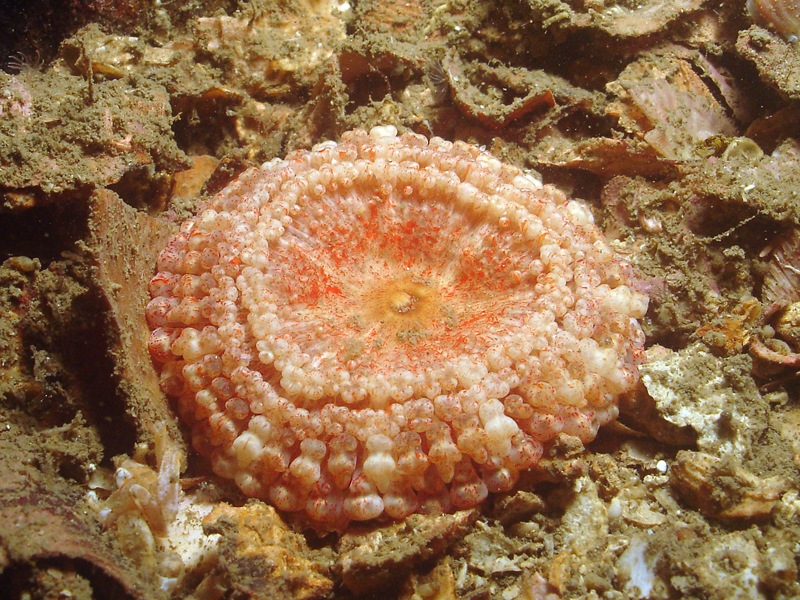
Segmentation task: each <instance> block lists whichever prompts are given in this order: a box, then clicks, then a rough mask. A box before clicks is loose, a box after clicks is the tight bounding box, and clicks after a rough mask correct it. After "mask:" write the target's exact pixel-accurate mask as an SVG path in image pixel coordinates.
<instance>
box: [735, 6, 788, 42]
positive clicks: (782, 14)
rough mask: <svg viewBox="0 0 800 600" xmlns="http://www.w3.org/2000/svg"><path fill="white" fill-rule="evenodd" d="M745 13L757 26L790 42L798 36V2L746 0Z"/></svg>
mask: <svg viewBox="0 0 800 600" xmlns="http://www.w3.org/2000/svg"><path fill="white" fill-rule="evenodd" d="M747 12H749V13H750V16H751V17H752V18H753V20H754V21H755V22H756V23H758V24H759V25H764V26H765V27H769V28H770V29H773V30H774V31H777V32H778V33H780V34H781V35H782V36H784V37H786V38H788V39H790V40H796V39H797V36H798V34H800V0H747Z"/></svg>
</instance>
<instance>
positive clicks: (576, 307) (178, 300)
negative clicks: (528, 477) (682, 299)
mask: <svg viewBox="0 0 800 600" xmlns="http://www.w3.org/2000/svg"><path fill="white" fill-rule="evenodd" d="M631 271H632V270H631V268H630V266H629V265H628V264H626V263H625V262H623V261H622V260H620V259H619V258H617V257H615V255H614V253H613V252H612V250H611V249H610V248H609V247H608V245H607V244H606V242H605V241H604V239H603V237H602V234H601V233H600V232H599V231H598V230H597V228H596V227H595V226H594V224H593V219H592V216H591V213H590V212H589V210H588V209H587V208H586V207H585V206H584V205H582V204H581V203H579V202H575V201H571V200H569V199H567V198H566V197H565V196H564V195H563V194H562V193H561V192H559V191H558V190H556V189H554V188H551V187H549V186H542V185H541V184H540V183H539V182H538V181H536V180H535V179H533V178H532V177H530V176H529V175H527V174H526V173H524V172H523V171H521V170H520V169H518V168H516V167H513V166H510V165H507V164H503V163H501V162H500V161H499V160H497V159H496V158H494V157H493V156H492V155H490V154H489V153H487V152H485V151H483V150H481V149H479V148H477V147H475V146H472V145H469V144H465V143H460V142H456V143H451V142H447V141H445V140H442V139H439V138H433V139H431V140H428V139H426V138H425V137H423V136H420V135H415V134H412V133H407V134H404V135H402V136H399V137H398V136H397V134H396V131H395V130H394V128H392V127H385V128H375V129H373V130H372V131H371V132H370V133H367V132H365V131H358V130H357V131H351V132H348V133H346V134H344V135H343V136H342V141H341V143H338V144H337V143H333V142H325V143H322V144H319V145H318V146H316V147H315V148H313V149H312V150H311V151H310V152H309V151H302V152H295V153H293V154H291V155H289V156H288V157H287V158H286V159H285V160H273V161H271V162H268V163H266V164H264V165H262V166H261V167H260V168H254V169H251V170H249V171H247V172H245V173H244V174H243V175H242V176H241V177H239V178H238V179H237V180H235V181H234V182H232V183H231V184H230V185H229V186H228V187H227V188H226V189H224V190H223V191H222V192H220V193H219V194H217V195H216V196H215V197H214V198H212V199H211V200H210V201H209V202H208V203H207V204H206V205H204V206H203V207H202V209H201V210H200V212H199V213H198V215H197V216H195V217H194V218H192V219H189V220H187V221H186V222H184V223H183V224H182V226H181V229H180V232H179V233H178V234H176V235H175V236H174V237H173V238H172V239H171V240H170V242H169V244H168V245H167V247H166V248H164V250H163V251H162V252H161V253H160V255H159V258H158V273H157V275H156V276H155V277H154V278H153V279H152V281H151V283H150V292H151V295H152V298H153V300H152V301H151V302H150V304H149V305H148V308H147V317H148V320H149V322H150V325H151V327H152V328H153V332H152V335H151V338H150V351H151V353H152V356H153V358H154V360H155V361H156V362H157V363H158V364H159V365H160V373H161V375H160V376H161V385H162V387H163V389H164V390H165V391H166V392H167V393H168V394H169V395H171V396H173V397H175V398H176V399H177V405H178V408H179V411H180V414H181V416H182V418H183V419H184V420H185V422H186V423H188V424H189V425H190V426H191V428H192V440H193V445H194V447H195V448H196V449H197V451H198V452H200V453H201V454H202V455H204V456H206V457H208V458H209V459H210V461H211V465H212V466H213V469H214V471H215V472H216V473H217V474H219V475H220V476H222V477H226V478H230V479H233V480H234V481H235V482H236V484H237V485H238V486H239V488H240V489H241V490H242V491H243V492H244V493H245V494H247V495H249V496H254V497H259V498H263V499H266V500H269V501H270V502H271V503H272V504H274V505H275V506H276V507H277V508H279V509H281V510H284V511H303V512H305V513H306V514H307V515H308V517H310V518H311V519H312V520H313V521H315V522H316V523H318V524H319V525H321V526H323V527H329V528H340V527H343V526H344V525H346V523H347V522H349V521H351V520H358V521H363V520H369V519H374V518H377V517H380V516H381V515H384V514H386V515H388V516H390V517H392V518H398V519H400V518H404V517H406V516H408V515H410V514H412V513H414V512H436V511H449V510H452V509H463V508H467V507H472V506H475V505H477V504H479V503H481V502H482V501H483V500H484V499H485V498H486V496H487V494H488V493H489V492H502V491H507V490H509V489H510V488H512V486H513V485H514V484H515V482H516V481H517V478H518V475H519V472H520V471H522V470H524V469H528V468H530V467H531V466H533V465H534V464H535V463H536V462H537V461H538V460H539V458H540V457H541V454H542V443H543V442H545V441H547V440H549V439H551V438H552V437H553V436H555V435H556V434H557V433H559V432H566V433H568V434H571V435H575V436H577V437H579V438H580V439H581V440H583V441H589V440H591V439H593V438H594V437H595V435H596V433H597V429H598V427H600V426H601V425H603V424H605V423H608V422H609V421H612V420H613V419H614V418H616V416H617V412H618V411H617V399H618V397H619V396H620V395H621V394H624V393H626V392H629V391H630V390H632V388H633V387H634V385H635V383H636V380H637V377H638V370H637V366H638V364H639V363H640V362H641V359H642V356H643V353H642V348H643V344H644V336H643V334H642V331H641V329H640V327H639V325H638V323H637V321H636V319H637V318H640V317H642V316H643V315H644V313H645V310H646V308H647V298H646V297H645V296H644V295H643V294H641V293H639V292H638V291H636V287H635V282H634V279H633V275H632V272H631Z"/></svg>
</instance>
